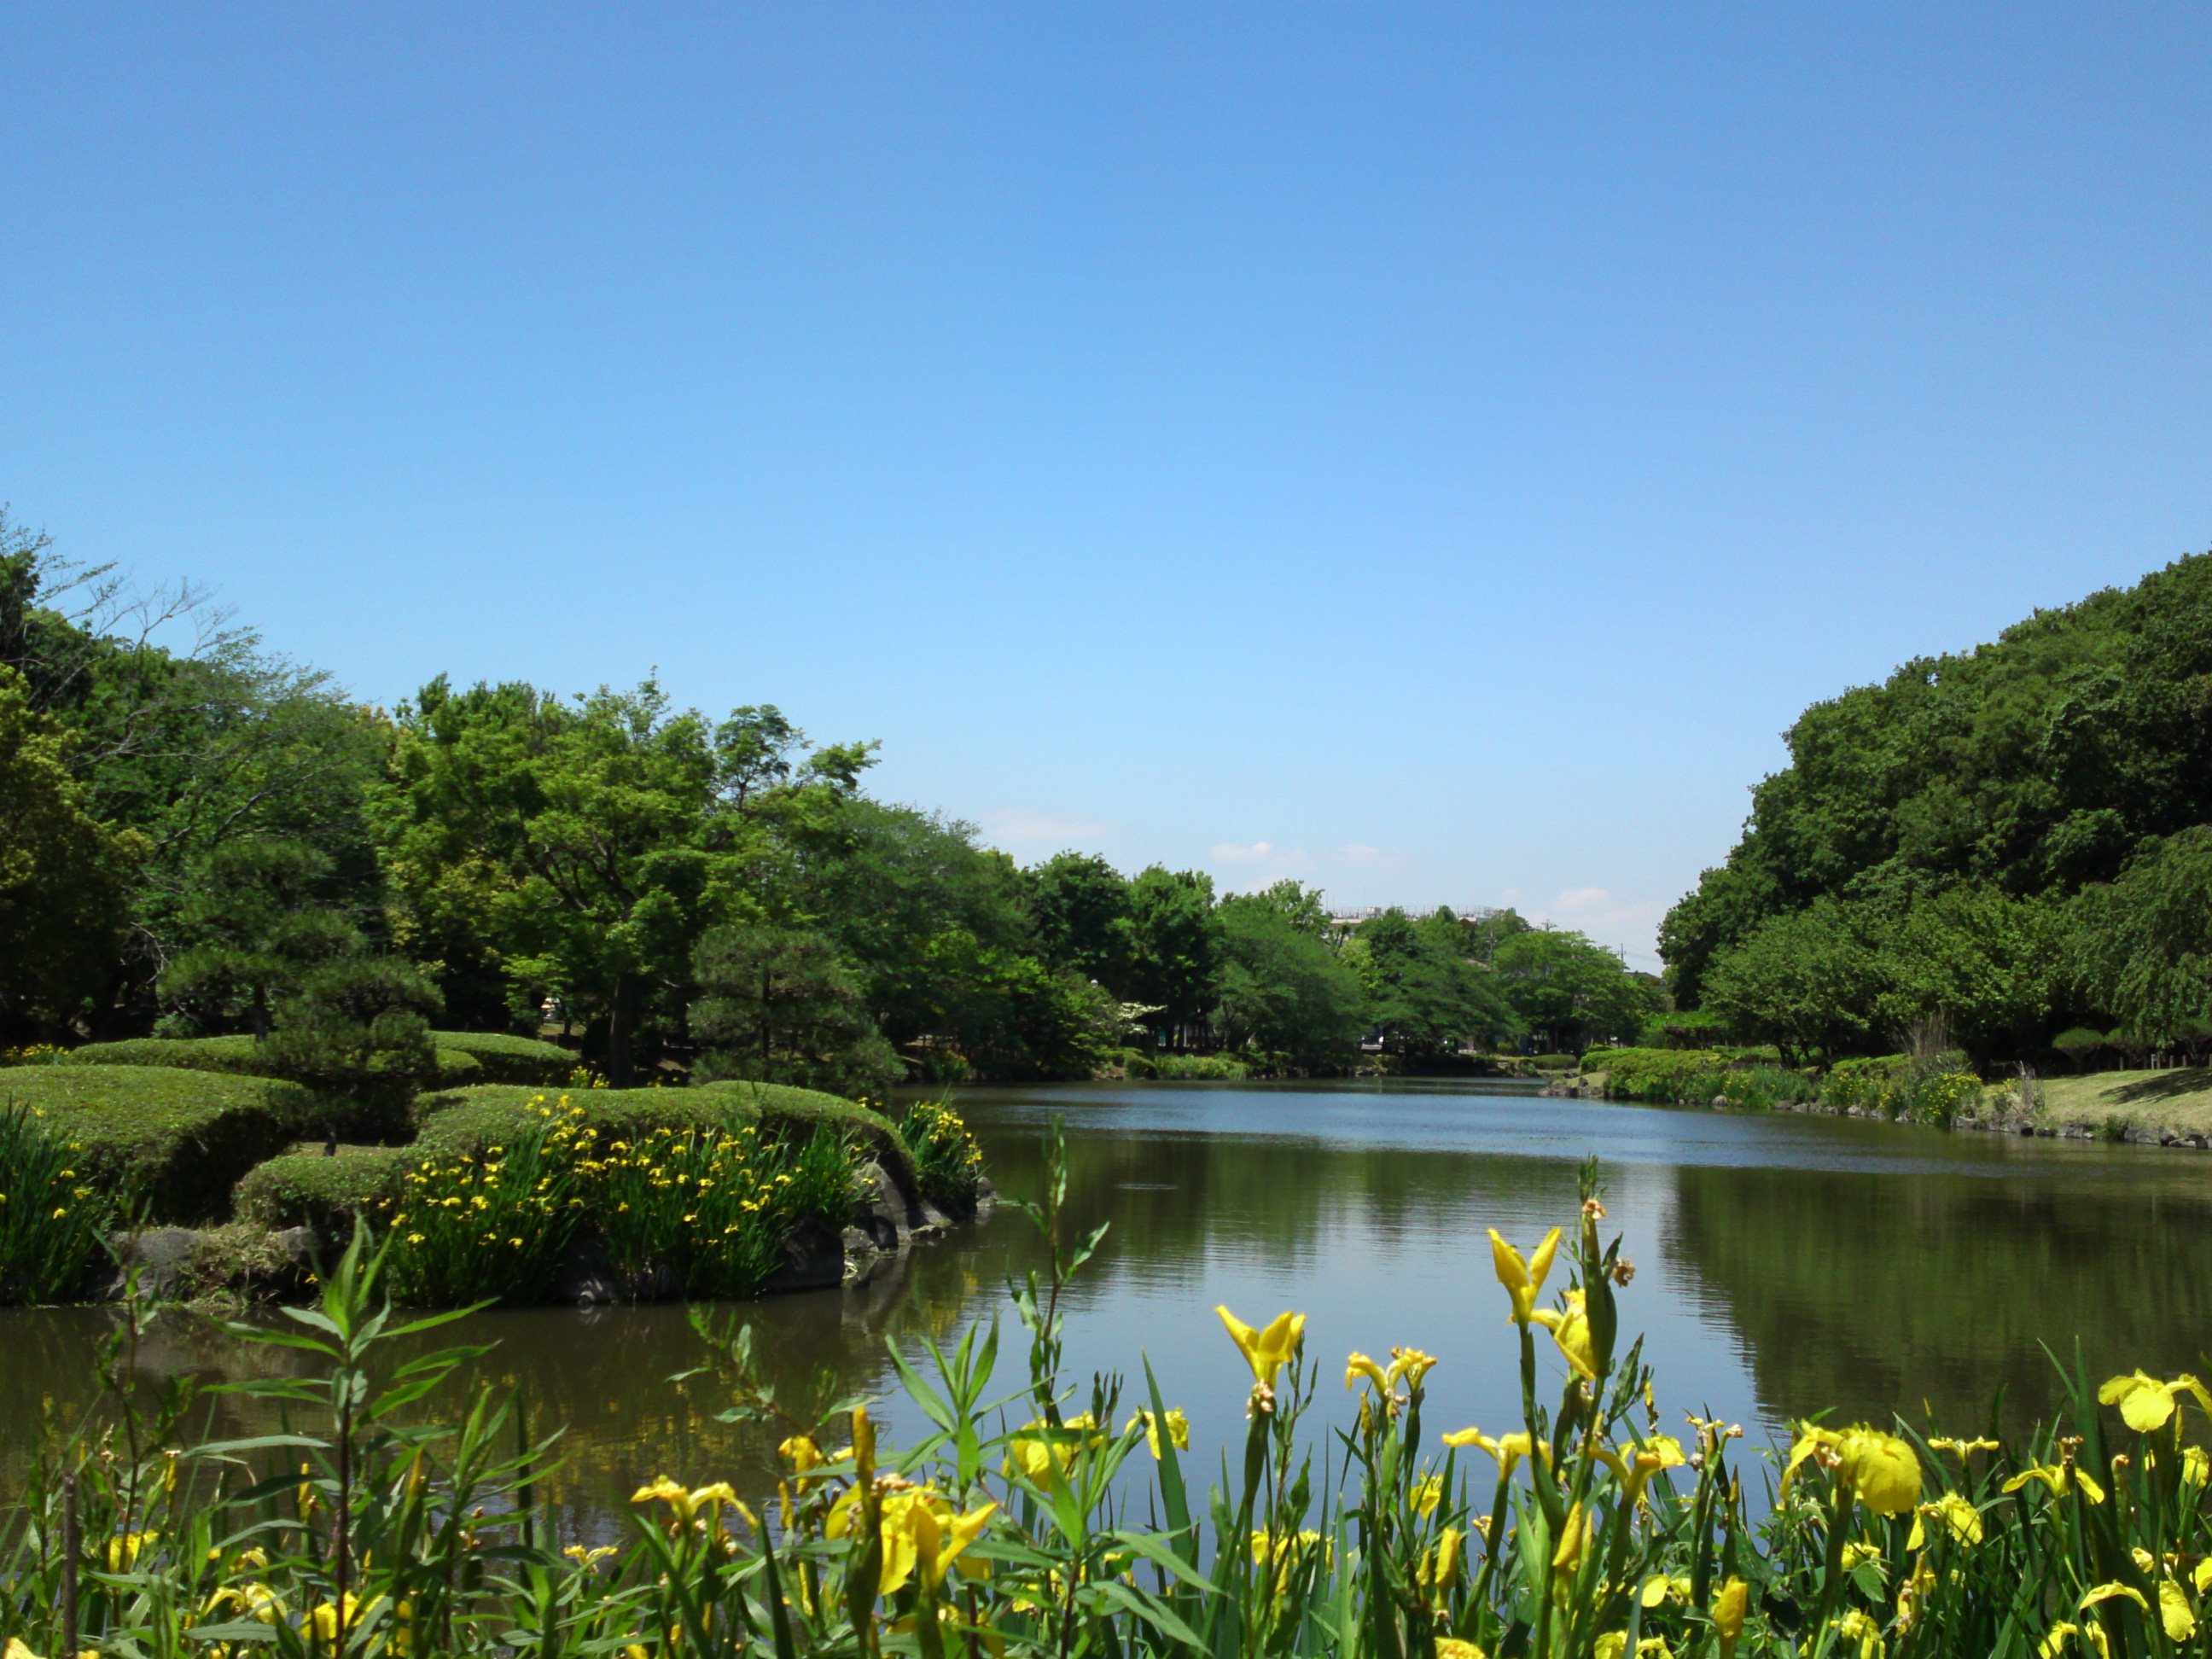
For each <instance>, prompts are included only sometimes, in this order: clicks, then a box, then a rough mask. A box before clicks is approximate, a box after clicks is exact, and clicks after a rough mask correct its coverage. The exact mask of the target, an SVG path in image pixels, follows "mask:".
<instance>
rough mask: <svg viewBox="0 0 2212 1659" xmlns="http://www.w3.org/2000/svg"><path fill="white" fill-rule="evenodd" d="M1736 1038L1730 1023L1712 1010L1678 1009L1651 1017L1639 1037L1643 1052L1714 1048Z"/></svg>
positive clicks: (1638, 1045)
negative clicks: (1665, 1049)
mask: <svg viewBox="0 0 2212 1659" xmlns="http://www.w3.org/2000/svg"><path fill="white" fill-rule="evenodd" d="M1734 1035H1735V1033H1734V1031H1733V1030H1732V1029H1731V1028H1730V1026H1729V1022H1728V1021H1727V1020H1726V1019H1725V1018H1723V1017H1722V1016H1721V1015H1719V1014H1717V1013H1716V1012H1713V1011H1712V1010H1711V1009H1710V1008H1678V1009H1674V1010H1671V1011H1669V1012H1665V1013H1658V1014H1647V1015H1645V1016H1644V1024H1642V1025H1641V1026H1640V1027H1638V1030H1637V1033H1636V1047H1638V1048H1715V1047H1717V1046H1720V1045H1723V1044H1725V1043H1726V1042H1728V1041H1729V1038H1730V1037H1732V1036H1734Z"/></svg>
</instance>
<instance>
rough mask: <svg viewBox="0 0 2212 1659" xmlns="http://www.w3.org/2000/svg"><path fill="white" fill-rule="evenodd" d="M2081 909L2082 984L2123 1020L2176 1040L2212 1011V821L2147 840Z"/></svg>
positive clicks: (2088, 893)
mask: <svg viewBox="0 0 2212 1659" xmlns="http://www.w3.org/2000/svg"><path fill="white" fill-rule="evenodd" d="M2075 909H2076V912H2077V914H2078V915H2079V916H2080V919H2081V927H2080V929H2079V932H2078V933H2077V934H2076V936H2075V962H2076V965H2077V968H2078V970H2079V972H2080V975H2081V980H2082V982H2083V985H2084V987H2085V988H2087V991H2088V993H2089V994H2090V995H2091V996H2092V997H2093V999H2094V1000H2095V1001H2096V1004H2097V1006H2099V1007H2100V1008H2103V1009H2105V1010H2106V1011H2107V1012H2111V1013H2113V1014H2116V1015H2118V1017H2119V1018H2120V1021H2121V1023H2122V1024H2123V1025H2124V1026H2125V1027H2127V1028H2128V1029H2129V1030H2133V1031H2138V1032H2142V1033H2143V1034H2145V1035H2146V1036H2154V1037H2158V1038H2161V1039H2169V1040H2170V1039H2172V1038H2173V1037H2176V1036H2180V1035H2182V1034H2183V1032H2184V1030H2185V1028H2187V1027H2189V1026H2191V1025H2192V1024H2195V1023H2196V1022H2197V1021H2200V1020H2202V1019H2203V1018H2204V1016H2205V1013H2206V1012H2207V1011H2208V1010H2212V951H2208V948H2207V942H2208V940H2212V825H2205V824H2197V825H2194V826H2191V828H2189V829H2184V830H2182V831H2180V832H2179V834H2177V835H2174V836H2169V837H2166V838H2165V839H2163V840H2154V841H2150V842H2146V843H2144V845H2143V848H2142V854H2141V855H2140V856H2139V857H2138V858H2137V859H2136V860H2135V861H2134V862H2133V863H2131V864H2130V865H2129V866H2128V868H2127V870H2126V871H2125V872H2124V873H2123V874H2122V875H2121V876H2120V877H2119V878H2118V880H2116V881H2114V882H2112V884H2109V885H2102V886H2094V887H2090V888H2087V889H2085V890H2083V891H2082V893H2081V896H2079V897H2078V898H2077V899H2076V901H2075Z"/></svg>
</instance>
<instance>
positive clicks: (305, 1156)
mask: <svg viewBox="0 0 2212 1659" xmlns="http://www.w3.org/2000/svg"><path fill="white" fill-rule="evenodd" d="M420 1158H422V1148H421V1147H419V1146H341V1147H339V1148H338V1151H337V1157H335V1158H331V1157H326V1156H325V1154H324V1152H323V1150H322V1148H320V1147H316V1148H315V1149H313V1151H311V1152H285V1153H283V1154H281V1155H280V1156H278V1157H276V1158H270V1159H269V1160H268V1162H266V1163H264V1164H259V1165H258V1166H257V1167H256V1168H254V1169H252V1170H249V1171H247V1173H246V1177H245V1179H244V1180H242V1181H240V1182H239V1183H238V1188H237V1191H236V1193H235V1194H234V1196H233V1199H232V1209H233V1212H234V1213H235V1214H236V1215H237V1217H238V1218H239V1219H240V1220H241V1221H251V1222H252V1223H254V1224H255V1225H258V1226H262V1227H268V1228H271V1229H276V1228H283V1227H313V1229H314V1230H315V1231H316V1232H317V1233H318V1234H319V1235H320V1236H321V1237H322V1238H323V1239H324V1240H325V1242H326V1243H335V1242H337V1241H341V1240H343V1238H344V1237H346V1235H347V1234H348V1233H349V1232H350V1231H352V1230H353V1218H354V1217H356V1215H359V1214H362V1212H365V1211H367V1210H368V1209H371V1208H373V1207H374V1206H375V1204H376V1203H377V1202H378V1200H381V1199H383V1198H385V1197H387V1196H388V1195H390V1194H392V1193H395V1192H397V1191H398V1189H399V1177H400V1176H402V1175H404V1174H405V1173H406V1171H407V1170H408V1168H409V1167H410V1165H412V1164H414V1163H416V1161H417V1160H418V1159H420Z"/></svg>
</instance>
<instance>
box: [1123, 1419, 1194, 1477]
mask: <svg viewBox="0 0 2212 1659" xmlns="http://www.w3.org/2000/svg"><path fill="white" fill-rule="evenodd" d="M1139 1423H1142V1424H1143V1425H1145V1444H1146V1447H1147V1448H1148V1449H1150V1450H1151V1452H1152V1461H1153V1462H1156V1463H1157V1462H1159V1456H1160V1419H1158V1417H1156V1416H1154V1415H1153V1414H1152V1413H1151V1412H1146V1411H1140V1412H1139V1413H1137V1414H1136V1415H1135V1416H1134V1417H1132V1418H1131V1419H1129V1421H1128V1425H1127V1428H1125V1429H1124V1430H1123V1432H1124V1433H1127V1431H1128V1429H1133V1428H1135V1427H1136V1426H1137V1425H1138V1424H1139ZM1167 1423H1168V1440H1169V1442H1170V1443H1171V1444H1172V1445H1173V1446H1174V1447H1175V1449H1176V1450H1177V1451H1188V1450H1189V1449H1190V1419H1188V1417H1185V1416H1184V1415H1183V1414H1182V1412H1181V1411H1180V1410H1178V1409H1177V1408H1176V1407H1173V1406H1170V1407H1168V1418H1167Z"/></svg>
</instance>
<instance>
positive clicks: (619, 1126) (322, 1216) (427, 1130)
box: [236, 1082, 919, 1238]
mask: <svg viewBox="0 0 2212 1659" xmlns="http://www.w3.org/2000/svg"><path fill="white" fill-rule="evenodd" d="M563 1099H565V1100H567V1101H568V1103H569V1104H571V1105H574V1106H580V1107H582V1108H583V1109H584V1112H585V1121H586V1122H587V1123H589V1124H590V1125H591V1126H592V1127H594V1128H602V1129H611V1130H614V1131H616V1132H617V1133H623V1134H626V1135H629V1136H632V1137H635V1136H636V1135H639V1134H642V1133H646V1132H647V1131H649V1130H653V1129H659V1128H671V1127H673V1128H691V1127H699V1128H720V1127H726V1126H728V1125H730V1124H732V1123H734V1122H744V1123H751V1122H757V1123H760V1124H762V1125H763V1127H767V1128H769V1129H770V1130H772V1131H778V1132H780V1133H781V1134H782V1135H783V1136H784V1137H787V1138H789V1139H805V1138H806V1137H807V1136H809V1135H811V1134H812V1133H813V1132H814V1129H815V1127H816V1126H817V1124H822V1123H831V1124H836V1125H837V1126H839V1127H844V1128H849V1129H852V1130H854V1131H856V1132H857V1133H860V1135H861V1136H862V1137H863V1138H865V1139H866V1140H867V1141H869V1142H870V1143H871V1145H872V1149H873V1151H874V1153H875V1156H876V1157H877V1158H878V1159H879V1160H880V1161H881V1162H882V1164H884V1168H885V1169H887V1170H890V1173H891V1176H892V1179H894V1180H895V1181H896V1182H898V1183H899V1184H900V1186H902V1188H906V1189H907V1190H908V1191H913V1190H915V1189H916V1187H917V1183H918V1181H919V1176H917V1174H916V1171H915V1163H914V1157H913V1154H912V1153H911V1152H908V1148H907V1144H906V1141H905V1139H904V1138H903V1137H902V1136H901V1135H900V1133H899V1132H898V1130H897V1128H896V1127H895V1126H894V1125H893V1124H892V1123H891V1121H890V1120H889V1119H888V1118H885V1117H884V1116H882V1115H880V1114H878V1113H876V1112H872V1111H871V1110H869V1109H867V1108H866V1107H865V1106H858V1105H855V1104H854V1103H853V1102H851V1101H849V1100H841V1099H840V1098H838V1097H836V1095H825V1094H820V1093H817V1092H816V1091H813V1090H811V1089H793V1088H788V1087H786V1086H785V1085H781V1084H774V1083H738V1082H732V1083H710V1084H707V1085H702V1086H701V1087H699V1088H696V1089H576V1090H561V1091H555V1090H550V1089H534V1088H526V1087H523V1086H521V1085H517V1084H503V1083H487V1084H479V1085H477V1086H475V1087H473V1088H468V1089H457V1090H453V1091H447V1092H444V1093H440V1094H435V1095H424V1096H422V1097H418V1098H417V1099H416V1103H415V1112H416V1123H417V1126H418V1131H417V1133H416V1139H415V1142H414V1144H413V1145H412V1146H351V1147H340V1148H339V1151H338V1156H337V1157H336V1158H326V1157H325V1156H324V1155H323V1153H322V1152H321V1150H320V1149H319V1148H317V1149H313V1150H303V1151H301V1152H295V1153H291V1154H289V1155H288V1156H285V1157H281V1158H270V1160H269V1161H268V1162H267V1163H265V1164H262V1165H261V1166H260V1167H259V1168H258V1169H256V1170H253V1171H252V1173H251V1174H249V1175H247V1176H246V1177H245V1178H244V1179H243V1180H242V1181H240V1182H239V1183H238V1192H237V1200H236V1203H237V1212H238V1214H239V1215H240V1217H242V1218H246V1219H248V1220H252V1221H257V1222H259V1223H260V1224H261V1225H264V1226H267V1227H295V1226H301V1225H306V1226H311V1227H313V1228H314V1229H315V1230H316V1231H318V1232H319V1233H321V1234H322V1235H323V1237H325V1238H331V1237H337V1235H339V1234H342V1233H343V1231H345V1230H346V1229H348V1228H349V1227H351V1226H352V1225H353V1222H352V1218H353V1217H354V1216H355V1215H356V1214H357V1213H359V1212H361V1211H362V1210H363V1209H364V1208H367V1207H368V1206H373V1205H374V1203H375V1202H376V1201H377V1200H380V1199H382V1198H384V1197H386V1196H387V1195H388V1194H392V1193H393V1192H395V1191H397V1190H398V1181H399V1178H400V1176H402V1175H404V1173H405V1172H406V1171H407V1170H409V1169H410V1168H412V1167H413V1166H414V1165H415V1164H419V1163H421V1162H422V1160H423V1159H424V1158H431V1157H452V1156H456V1155H465V1154H468V1153H472V1152H480V1151H482V1150H483V1148H484V1147H486V1146H501V1145H504V1144H505V1143H507V1141H509V1140H511V1139H513V1137H514V1136H515V1135H516V1134H517V1133H519V1132H520V1131H521V1130H522V1129H524V1128H525V1127H527V1124H528V1122H529V1118H528V1116H527V1114H528V1112H529V1109H530V1107H531V1105H532V1103H535V1102H538V1101H544V1102H545V1103H548V1104H550V1103H554V1102H556V1101H559V1100H563Z"/></svg>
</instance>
